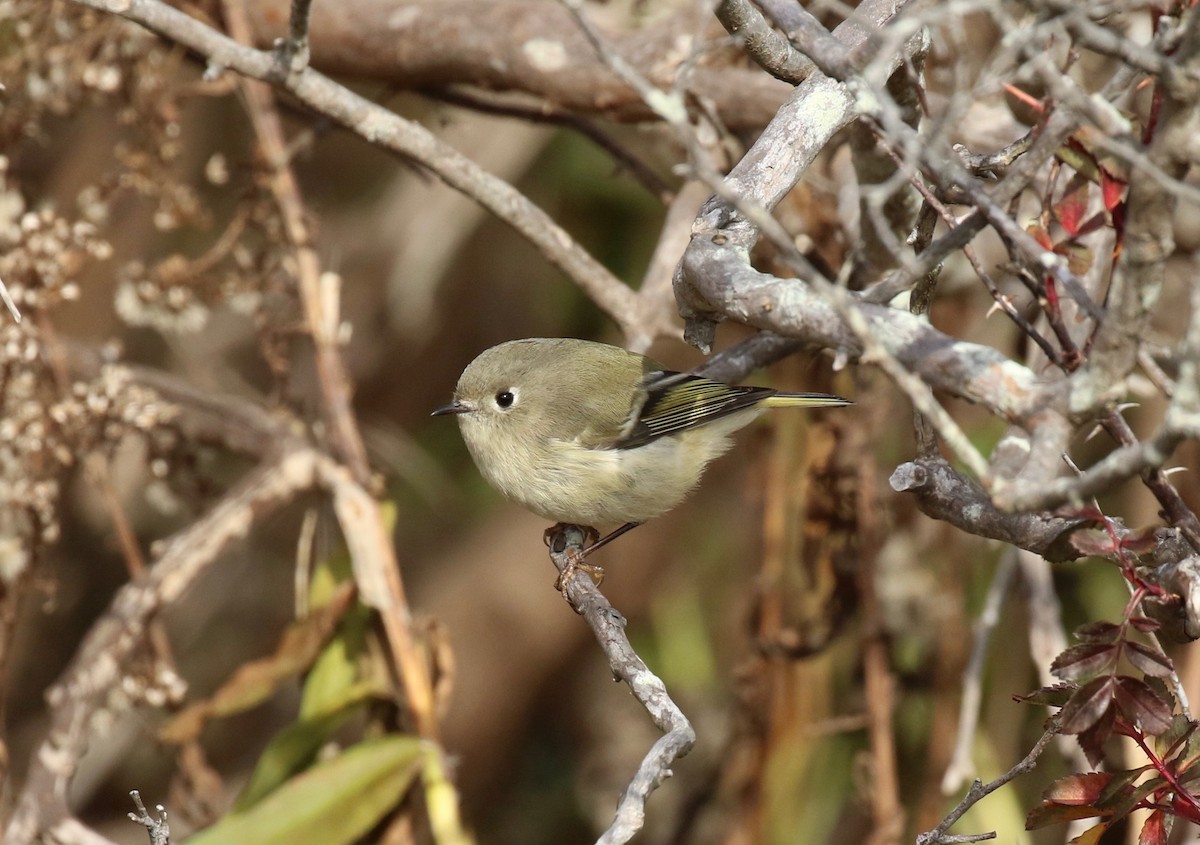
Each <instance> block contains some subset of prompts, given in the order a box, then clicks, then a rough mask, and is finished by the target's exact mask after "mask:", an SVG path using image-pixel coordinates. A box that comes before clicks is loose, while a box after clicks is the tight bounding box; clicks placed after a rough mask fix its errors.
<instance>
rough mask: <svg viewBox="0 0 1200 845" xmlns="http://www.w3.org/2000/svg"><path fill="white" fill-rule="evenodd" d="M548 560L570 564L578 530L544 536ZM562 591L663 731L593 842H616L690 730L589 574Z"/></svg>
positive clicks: (636, 825) (636, 824)
mask: <svg viewBox="0 0 1200 845" xmlns="http://www.w3.org/2000/svg"><path fill="white" fill-rule="evenodd" d="M549 546H550V561H551V562H552V563H553V564H554V566H555V568H556V569H558V571H559V573H560V576H561V575H562V574H563V573H564V572H566V571H567V570H568V568H569V567H570V560H571V557H572V555H577V554H579V552H581V551H582V550H583V548H584V531H583V529H582V528H579V527H578V526H574V525H568V526H560V527H559V530H558V531H557V532H556V533H554V534H552V535H550V538H549ZM562 590H563V595H564V596H565V597H566V599H567V601H568V602H569V603H570V605H571V607H573V608H575V611H576V612H577V613H578V614H579V615H580V616H582V617H583V618H584V620H585V621H586V622H587V623H588V626H589V627H590V628H591V629H592V633H593V634H595V635H596V641H597V642H598V643H599V644H600V649H601V650H602V651H603V652H604V656H605V657H606V658H608V665H609V666H610V667H611V668H612V671H613V675H614V677H616V678H619V679H620V680H622V681H624V682H625V683H626V684H627V685H628V686H629V691H630V692H632V693H633V696H634V698H636V699H637V700H638V701H639V702H640V703H641V705H642V706H643V707H645V708H646V712H648V713H649V714H650V719H651V720H652V721H653V722H654V724H655V726H657V727H658V729H659V730H661V731H662V732H663V736H662V737H661V738H660V739H659V740H658V741H657V742H656V743H654V745H653V747H651V749H650V750H649V751H648V752H647V753H646V756H645V757H644V758H643V759H642V763H641V765H640V766H638V770H637V772H636V773H635V774H634V776H633V779H632V780H631V781H630V782H629V785H628V786H627V787H626V788H625V792H624V793H623V794H622V795H621V799H620V801H619V802H618V804H617V813H616V816H615V817H614V818H613V823H612V825H611V826H609V828H608V830H606V831H605V832H604V834H603V835H602V836H601V837H600V838H599V839H597V840H596V845H620V843H623V842H628V841H629V840H630V839H632V838H633V836H634V834H636V833H637V832H638V831H639V830H641V828H642V825H643V824H644V823H645V807H646V799H647V798H649V797H650V793H651V792H653V791H654V790H655V789H657V788H658V787H659V786H660V785H662V782H663V781H665V780H666V779H667V778H669V777H670V776H671V765H672V764H673V763H674V762H675V761H676V760H678V759H680V758H681V757H683V756H684V755H686V754H687V753H688V752H689V751H691V750H692V746H693V745H694V744H695V742H696V732H695V731H694V730H693V729H692V726H691V723H690V722H688V720H687V717H686V716H684V715H683V711H682V710H680V709H679V707H678V706H677V705H676V704H675V702H674V701H672V700H671V697H670V695H669V694H668V693H667V688H666V686H665V685H664V684H663V682H662V680H660V679H659V678H658V677H657V676H656V675H655V674H654V673H653V672H651V671H650V670H649V669H648V668H646V664H645V663H644V662H643V661H642V659H641V658H640V657H638V655H637V652H635V651H634V650H633V646H631V645H630V644H629V639H628V638H627V637H626V636H625V618H624V617H623V616H621V614H620V612H618V611H617V610H616V608H614V607H613V606H612V605H611V604H610V603H609V601H608V599H607V598H605V597H604V594H603V593H601V592H600V589H599V588H598V587H597V586H596V584H595V582H593V581H592V579H591V577H589V576H588V575H587V574H585V573H583V572H580V571H577V570H576V571H573V572H572V573H571V574H568V575H567V577H565V578H564V579H563V584H562Z"/></svg>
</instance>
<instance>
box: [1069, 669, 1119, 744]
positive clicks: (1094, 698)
mask: <svg viewBox="0 0 1200 845" xmlns="http://www.w3.org/2000/svg"><path fill="white" fill-rule="evenodd" d="M1115 690H1116V683H1115V682H1114V681H1113V678H1112V676H1111V675H1104V676H1103V677H1100V678H1096V679H1094V680H1091V681H1088V683H1087V684H1086V685H1084V686H1083V687H1081V688H1080V689H1079V690H1078V691H1077V692H1076V693H1075V694H1074V695H1073V696H1071V700H1070V701H1068V702H1067V704H1066V706H1065V707H1063V709H1062V714H1061V716H1062V732H1063V733H1065V734H1081V733H1083V732H1084V731H1086V730H1087V729H1088V728H1090V727H1092V726H1093V725H1095V724H1096V723H1097V722H1099V721H1100V717H1102V716H1103V715H1104V714H1105V713H1106V712H1108V708H1109V706H1110V705H1111V704H1112V698H1113V693H1114V691H1115Z"/></svg>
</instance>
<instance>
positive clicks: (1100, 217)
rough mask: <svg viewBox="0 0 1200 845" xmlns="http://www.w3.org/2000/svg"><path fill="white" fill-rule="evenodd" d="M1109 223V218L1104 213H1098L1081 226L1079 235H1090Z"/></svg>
mask: <svg viewBox="0 0 1200 845" xmlns="http://www.w3.org/2000/svg"><path fill="white" fill-rule="evenodd" d="M1107 222H1108V217H1107V216H1106V215H1105V214H1104V212H1103V211H1097V212H1096V213H1095V214H1093V215H1092V216H1091V217H1089V218H1088V219H1087V220H1085V221H1083V223H1081V224H1080V225H1079V234H1081V235H1090V234H1091V233H1092V232H1095V231H1096V230H1098V229H1100V228H1102V227H1103V226H1104V224H1105V223H1107Z"/></svg>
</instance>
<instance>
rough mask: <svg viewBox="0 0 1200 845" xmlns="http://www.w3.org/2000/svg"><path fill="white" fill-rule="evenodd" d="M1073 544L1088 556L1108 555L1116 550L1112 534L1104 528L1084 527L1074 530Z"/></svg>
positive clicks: (1072, 535)
mask: <svg viewBox="0 0 1200 845" xmlns="http://www.w3.org/2000/svg"><path fill="white" fill-rule="evenodd" d="M1071 545H1072V546H1073V547H1074V548H1075V551H1077V552H1079V553H1080V554H1081V555H1085V556H1088V557H1107V556H1108V555H1110V554H1112V553H1113V552H1115V551H1116V547H1115V546H1114V545H1113V538H1112V535H1111V534H1109V533H1108V532H1107V531H1105V530H1104V529H1103V528H1083V529H1080V530H1079V531H1075V532H1072V534H1071Z"/></svg>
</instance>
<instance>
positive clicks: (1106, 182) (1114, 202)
mask: <svg viewBox="0 0 1200 845" xmlns="http://www.w3.org/2000/svg"><path fill="white" fill-rule="evenodd" d="M1126 187H1128V186H1127V185H1126V184H1125V181H1124V180H1122V179H1118V178H1117V177H1116V176H1113V175H1112V174H1111V173H1109V172H1108V171H1107V170H1106V169H1104V168H1103V167H1101V168H1100V194H1101V196H1103V197H1104V208H1105V209H1106V210H1108V211H1110V212H1111V211H1112V210H1113V209H1114V208H1116V207H1117V206H1118V205H1120V204H1121V203H1123V202H1124V201H1125V188H1126Z"/></svg>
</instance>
